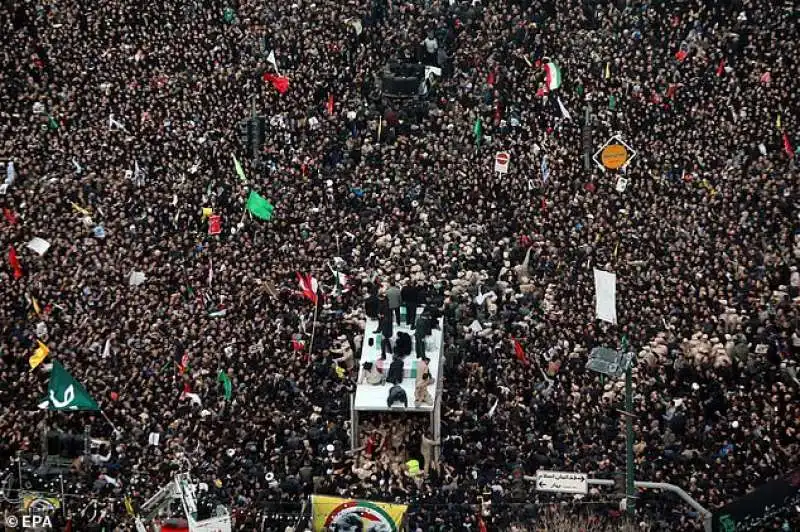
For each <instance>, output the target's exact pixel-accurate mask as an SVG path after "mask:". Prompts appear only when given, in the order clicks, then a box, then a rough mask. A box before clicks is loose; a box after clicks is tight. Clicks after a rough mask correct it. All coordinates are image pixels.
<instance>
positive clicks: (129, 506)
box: [122, 495, 135, 516]
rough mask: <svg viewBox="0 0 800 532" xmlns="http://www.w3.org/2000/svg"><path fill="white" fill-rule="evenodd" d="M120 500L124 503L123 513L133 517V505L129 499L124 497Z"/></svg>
mask: <svg viewBox="0 0 800 532" xmlns="http://www.w3.org/2000/svg"><path fill="white" fill-rule="evenodd" d="M122 500H123V502H124V503H125V511H126V512H128V515H130V516H133V514H134V513H135V512H134V511H133V503H132V502H131V498H130V497H129V496H127V495H126V496H125V498H124V499H122Z"/></svg>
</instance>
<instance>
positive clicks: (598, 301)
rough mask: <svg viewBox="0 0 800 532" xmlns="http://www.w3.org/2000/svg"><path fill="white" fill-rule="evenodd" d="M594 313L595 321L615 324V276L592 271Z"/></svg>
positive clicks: (596, 270) (604, 272) (601, 271)
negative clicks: (595, 315)
mask: <svg viewBox="0 0 800 532" xmlns="http://www.w3.org/2000/svg"><path fill="white" fill-rule="evenodd" d="M594 290H595V313H596V314H597V319H599V320H603V321H607V322H609V323H613V324H614V325H616V324H617V276H616V274H613V273H610V272H606V271H603V270H598V269H597V268H595V269H594Z"/></svg>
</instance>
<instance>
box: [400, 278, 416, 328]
mask: <svg viewBox="0 0 800 532" xmlns="http://www.w3.org/2000/svg"><path fill="white" fill-rule="evenodd" d="M400 297H401V299H402V300H403V304H404V305H405V306H406V324H408V326H409V327H411V329H412V330H413V329H416V318H417V305H419V302H420V291H419V288H418V287H417V285H416V282H415V281H414V280H413V279H412V280H411V281H410V282H409V284H408V285H406V286H404V287H403V288H402V289H401V290H400Z"/></svg>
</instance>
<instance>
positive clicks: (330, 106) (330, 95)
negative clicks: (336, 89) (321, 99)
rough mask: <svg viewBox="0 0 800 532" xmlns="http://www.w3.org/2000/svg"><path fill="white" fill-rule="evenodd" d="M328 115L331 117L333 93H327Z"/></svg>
mask: <svg viewBox="0 0 800 532" xmlns="http://www.w3.org/2000/svg"><path fill="white" fill-rule="evenodd" d="M326 109H327V110H328V114H329V115H333V93H332V92H329V93H328V104H327V106H326Z"/></svg>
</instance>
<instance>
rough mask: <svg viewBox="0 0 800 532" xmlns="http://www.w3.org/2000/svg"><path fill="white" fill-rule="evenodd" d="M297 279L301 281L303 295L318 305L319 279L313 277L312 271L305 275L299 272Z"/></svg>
mask: <svg viewBox="0 0 800 532" xmlns="http://www.w3.org/2000/svg"><path fill="white" fill-rule="evenodd" d="M297 280H298V281H299V282H300V290H302V291H303V295H304V296H305V297H307V298H308V299H309V300H310V301H311V302H312V303H314V304H315V305H316V304H317V289H318V287H319V284H318V283H317V280H316V279H314V278H313V277H311V274H310V273H307V274H305V275H303V274H301V273H300V272H297Z"/></svg>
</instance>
